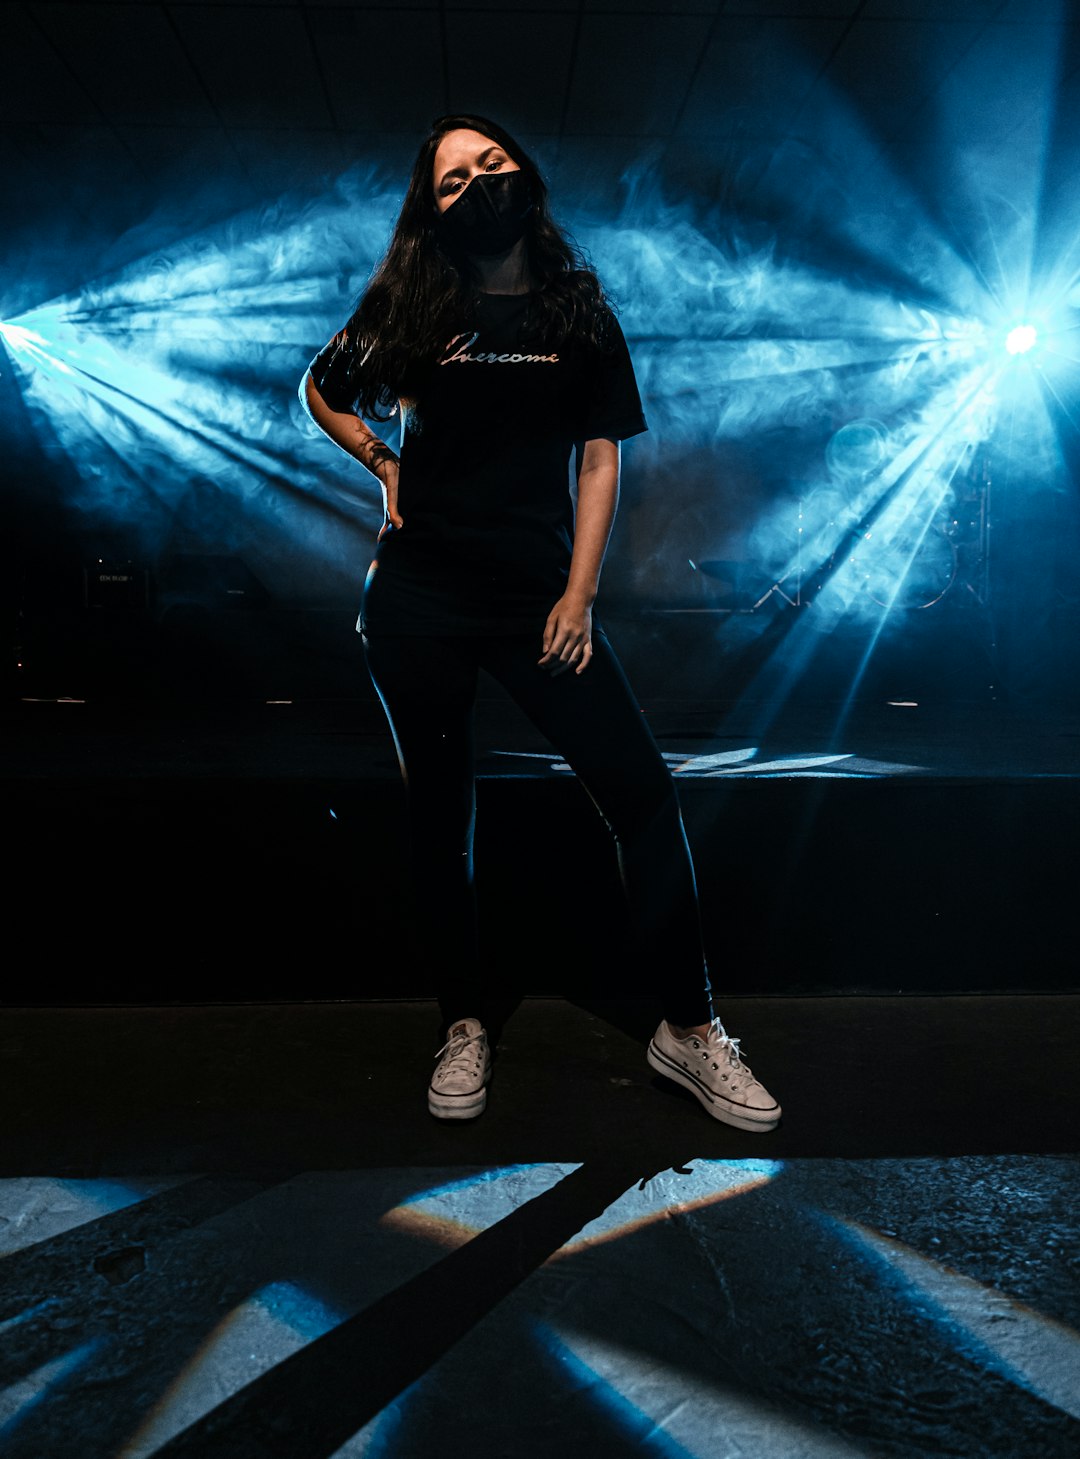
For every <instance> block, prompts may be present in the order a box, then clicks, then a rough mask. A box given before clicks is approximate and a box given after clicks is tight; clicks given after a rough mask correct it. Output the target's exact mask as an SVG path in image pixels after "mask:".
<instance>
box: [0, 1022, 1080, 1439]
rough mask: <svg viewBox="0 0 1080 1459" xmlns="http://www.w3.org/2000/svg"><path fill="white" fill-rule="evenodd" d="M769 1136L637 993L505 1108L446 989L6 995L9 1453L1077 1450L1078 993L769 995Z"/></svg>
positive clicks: (3, 1239) (541, 1065) (3, 1148)
mask: <svg viewBox="0 0 1080 1459" xmlns="http://www.w3.org/2000/svg"><path fill="white" fill-rule="evenodd" d="M723 1012H724V1016H725V1019H726V1021H727V1022H728V1024H729V1027H731V1029H732V1031H733V1032H737V1033H739V1034H741V1035H742V1036H743V1038H744V1044H745V1046H746V1048H747V1049H748V1050H749V1057H750V1059H751V1061H752V1062H753V1063H754V1065H755V1068H756V1070H757V1072H759V1073H760V1074H761V1076H762V1077H763V1078H764V1079H765V1081H766V1082H767V1083H768V1084H769V1086H770V1087H771V1088H773V1089H774V1091H775V1092H776V1093H777V1094H778V1096H779V1097H780V1098H781V1099H782V1101H783V1103H784V1106H785V1120H784V1124H783V1125H782V1126H781V1128H780V1129H779V1130H778V1131H776V1132H775V1134H773V1135H770V1136H762V1137H754V1136H747V1135H742V1134H740V1133H739V1132H737V1131H733V1130H730V1129H728V1128H727V1127H726V1126H722V1125H717V1124H716V1123H715V1122H713V1121H711V1120H709V1119H708V1117H707V1116H706V1115H705V1114H704V1112H703V1111H701V1110H700V1109H699V1107H698V1106H697V1105H696V1103H694V1102H693V1101H692V1100H690V1099H689V1098H684V1097H683V1096H682V1094H681V1093H680V1092H677V1091H673V1090H672V1089H671V1087H670V1086H666V1085H665V1084H664V1082H663V1081H659V1080H656V1079H654V1077H653V1076H652V1074H651V1071H649V1069H648V1068H647V1066H646V1065H645V1063H644V1060H643V1057H642V1053H643V1050H642V1039H643V1037H644V1034H643V1032H642V1030H644V1029H647V1027H648V1023H649V1021H650V1020H651V1016H652V1015H651V1012H650V1010H649V1009H648V1008H643V1007H639V1006H637V1005H633V1006H626V1007H614V1006H609V1007H604V1008H591V1009H585V1008H582V1007H578V1006H573V1005H570V1004H566V1003H562V1002H559V1001H556V1000H530V1001H527V1002H526V1003H524V1004H523V1005H521V1006H520V1007H518V1008H517V1009H516V1010H513V1011H511V1013H510V1016H509V1017H508V1018H507V1020H506V1022H505V1024H504V1026H503V1028H502V1030H501V1036H500V1045H499V1057H498V1060H497V1064H496V1074H495V1079H494V1083H493V1088H492V1095H491V1104H490V1108H489V1110H488V1112H487V1113H486V1114H485V1115H484V1116H483V1117H482V1118H481V1119H480V1120H479V1121H476V1122H475V1123H473V1124H470V1125H465V1126H461V1127H452V1128H449V1129H448V1128H446V1127H444V1126H442V1125H439V1124H437V1123H436V1122H435V1121H432V1120H431V1119H430V1118H429V1117H428V1116H427V1113H426V1109H425V1102H424V1097H423V1095H424V1085H425V1083H426V1074H427V1070H428V1068H429V1067H430V1064H429V1056H430V1053H431V1052H433V1047H432V1045H431V1037H432V1036H433V1034H434V1029H435V1022H436V1020H435V1015H434V1012H433V1010H432V1008H431V1007H430V1006H429V1005H424V1004H419V1003H404V1004H382V1005H370V1004H369V1005H361V1004H342V1005H295V1006H287V1005H274V1006H270V1005H261V1006H260V1005H252V1006H249V1007H244V1006H235V1007H210V1008H176V1007H167V1008H154V1007H145V1008H141V1009H117V1008H93V1007H84V1008H67V1009H57V1008H53V1009H43V1008H29V1007H28V1008H7V1009H5V1010H2V1011H0V1072H2V1075H3V1079H4V1084H3V1089H2V1090H0V1094H2V1097H3V1101H4V1109H5V1125H6V1131H5V1139H4V1141H3V1143H2V1145H0V1152H2V1154H0V1159H2V1169H0V1174H2V1177H3V1178H2V1179H0V1253H2V1254H3V1256H2V1260H0V1452H2V1453H3V1454H4V1455H5V1459H9V1456H10V1459H30V1456H33V1459H52V1456H57V1459H59V1456H64V1459H67V1456H74V1455H78V1456H79V1459H98V1456H101V1459H105V1456H124V1459H134V1456H144V1455H145V1456H149V1455H152V1454H153V1455H158V1454H160V1455H170V1456H171V1455H185V1456H188V1455H190V1456H200V1459H203V1456H210V1459H213V1456H219V1455H221V1456H224V1455H230V1456H243V1459H256V1456H260V1459H261V1456H271V1455H273V1456H277V1455H281V1456H289V1459H329V1456H331V1455H341V1456H347V1459H358V1456H361V1455H363V1456H375V1455H406V1456H427V1455H432V1456H434V1455H439V1456H443V1455H446V1454H453V1455H457V1454H462V1455H465V1454H469V1455H476V1456H480V1459H488V1456H492V1459H493V1456H507V1459H516V1456H523V1459H531V1456H533V1455H536V1456H539V1455H541V1454H543V1455H544V1456H549V1455H551V1454H552V1452H556V1453H557V1452H559V1451H560V1450H561V1451H562V1452H564V1453H566V1454H568V1455H577V1454H582V1455H585V1454H589V1455H593V1454H597V1455H602V1456H608V1455H611V1456H623V1455H626V1456H629V1455H638V1454H645V1455H660V1456H682V1455H692V1456H698V1459H714V1456H729V1455H730V1456H746V1459H795V1456H807V1459H818V1456H833V1455H836V1456H840V1455H847V1456H852V1455H859V1456H867V1459H869V1456H877V1455H889V1456H894V1455H895V1456H939V1455H965V1456H967V1455H970V1456H972V1459H988V1456H1000V1459H1020V1456H1023V1459H1028V1456H1048V1459H1049V1456H1055V1459H1056V1456H1058V1455H1060V1456H1062V1459H1064V1456H1069V1459H1072V1456H1074V1455H1075V1454H1076V1453H1077V1452H1080V1259H1078V1256H1077V1252H1078V1250H1080V1246H1078V1242H1077V1230H1078V1227H1080V1199H1078V1197H1080V1160H1078V1159H1077V1157H1076V1155H1075V1154H1074V1153H1073V1152H1074V1151H1075V1148H1076V1143H1075V1136H1076V1131H1077V1129H1078V1128H1080V1125H1078V1122H1077V1115H1078V1113H1080V1075H1078V1074H1077V1072H1076V1061H1075V1054H1074V1051H1075V1047H1076V1042H1075V1039H1076V1034H1077V1032H1080V1029H1078V1027H1077V1025H1078V1023H1080V998H1077V997H1068V996H1063V997H1056V996H1055V997H1045V998H1036V997H1031V998H997V999H994V998H966V999H965V998H941V999H916V998H905V999H888V998H880V999H847V998H837V999H802V1000H800V999H757V1000H752V999H746V1000H731V1001H730V1002H729V1003H728V1005H727V1006H726V1007H725V1008H724V1010H723Z"/></svg>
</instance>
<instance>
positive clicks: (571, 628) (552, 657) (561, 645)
mask: <svg viewBox="0 0 1080 1459" xmlns="http://www.w3.org/2000/svg"><path fill="white" fill-rule="evenodd" d="M543 648H544V655H543V658H541V659H540V660H538V663H537V667H538V668H541V669H546V670H547V671H548V673H549V674H551V675H555V674H565V673H566V671H567V669H573V671H574V673H575V674H581V673H583V672H584V671H585V670H586V669H587V668H588V667H589V660H590V659H591V658H592V608H591V607H590V606H589V604H588V603H587V602H585V601H584V600H583V599H581V598H577V597H574V596H573V595H572V594H570V593H564V594H563V596H562V597H561V598H560V599H559V601H558V602H557V603H556V604H555V606H554V608H552V610H551V612H550V613H549V614H548V620H547V623H546V624H545V625H544V639H543Z"/></svg>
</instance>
